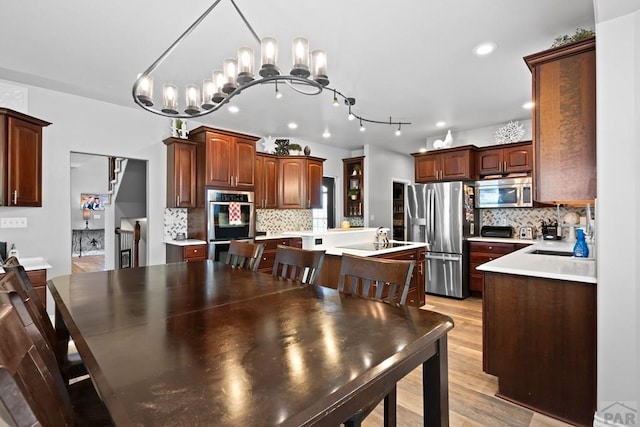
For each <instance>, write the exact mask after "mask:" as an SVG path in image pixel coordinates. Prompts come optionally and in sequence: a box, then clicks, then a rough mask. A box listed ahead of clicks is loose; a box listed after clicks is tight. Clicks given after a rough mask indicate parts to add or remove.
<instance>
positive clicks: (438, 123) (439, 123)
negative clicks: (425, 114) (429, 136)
mask: <svg viewBox="0 0 640 427" xmlns="http://www.w3.org/2000/svg"><path fill="white" fill-rule="evenodd" d="M446 124H447V123H446V122H443V121H439V122H437V123H436V126H438V127H439V128H441V127H444V125H446Z"/></svg>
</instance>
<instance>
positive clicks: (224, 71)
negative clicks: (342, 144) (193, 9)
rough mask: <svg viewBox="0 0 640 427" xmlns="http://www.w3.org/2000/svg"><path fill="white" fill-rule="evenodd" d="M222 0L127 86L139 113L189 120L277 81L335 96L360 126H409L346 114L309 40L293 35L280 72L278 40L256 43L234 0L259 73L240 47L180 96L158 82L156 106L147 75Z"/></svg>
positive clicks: (174, 88)
mask: <svg viewBox="0 0 640 427" xmlns="http://www.w3.org/2000/svg"><path fill="white" fill-rule="evenodd" d="M221 1H222V0H216V1H215V2H214V3H213V4H212V5H211V6H210V7H209V8H208V9H207V10H206V11H205V12H204V13H203V14H202V15H201V16H200V17H199V18H198V19H197V20H196V21H195V22H194V23H193V24H191V26H190V27H189V28H187V30H185V32H184V33H182V35H181V36H180V37H178V39H176V40H175V41H174V42H173V43H172V44H171V46H169V47H168V48H167V49H166V50H165V51H164V53H162V55H160V57H159V58H158V59H156V61H155V62H153V64H151V65H150V66H149V67H148V68H147V69H146V70H145V71H144V72H143V73H141V74H139V75H138V78H137V79H136V80H135V82H134V84H133V88H132V94H133V99H134V101H135V102H136V104H138V105H139V106H140V107H142V108H143V109H145V110H147V111H149V112H152V113H154V114H158V115H161V116H165V117H171V118H185V119H186V118H194V117H200V116H204V115H206V114H210V113H212V112H214V111H217V110H219V109H220V108H222V107H223V106H224V105H225V104H227V103H228V102H229V101H230V100H231V99H232V98H233V97H234V96H236V95H239V94H240V93H241V92H242V91H244V90H246V89H248V88H250V87H253V86H256V85H263V84H275V89H276V96H278V97H279V96H281V93H280V92H279V91H278V82H280V83H284V84H286V85H287V86H288V87H290V88H291V89H293V90H295V91H296V92H298V93H301V94H304V95H317V94H319V93H321V92H322V91H323V89H324V88H327V89H329V90H331V91H332V92H333V104H334V105H337V104H338V102H337V96H338V95H339V96H340V97H342V99H343V100H344V104H345V105H348V106H349V116H350V119H352V118H354V117H355V118H358V119H360V123H362V122H363V121H365V122H369V123H381V124H389V125H398V126H399V125H401V124H405V125H408V124H411V123H409V122H392V121H391V119H390V120H389V122H387V121H377V120H370V119H367V118H364V117H362V116H359V115H356V114H354V113H353V112H352V111H351V106H352V105H354V104H355V98H351V97H347V96H345V95H343V94H342V93H341V92H340V91H338V90H337V89H334V88H329V87H328V85H329V77H328V71H327V54H326V52H325V51H324V50H320V49H316V50H313V51H309V41H308V40H307V39H305V38H303V37H296V38H294V39H293V41H292V43H291V69H290V71H289V74H283V73H282V72H281V69H280V68H279V67H278V60H279V58H278V54H279V50H280V49H279V47H278V41H277V40H276V39H275V38H273V37H264V38H262V39H260V38H259V37H258V35H257V34H256V33H255V31H254V30H253V28H252V27H251V25H250V24H249V22H248V21H247V19H246V18H245V17H244V15H243V14H242V12H241V11H240V9H239V8H238V6H237V5H236V3H235V0H230V2H231V3H232V4H233V6H234V8H235V10H236V11H237V13H238V14H239V15H240V17H241V18H242V20H243V22H244V24H245V26H246V27H247V28H248V30H249V31H250V32H251V34H252V35H253V37H254V39H255V40H256V41H257V42H258V43H259V44H260V54H259V59H260V69H259V70H258V72H257V74H256V63H255V53H254V50H253V49H252V48H251V47H248V46H241V47H240V48H238V51H237V54H236V56H235V57H229V58H225V59H224V60H223V61H222V64H221V68H217V69H214V70H212V71H211V74H210V75H209V76H203V80H202V86H198V85H196V84H187V85H185V86H184V89H183V90H184V92H181V90H182V89H180V88H178V86H176V85H175V84H173V83H163V84H162V97H161V100H160V101H161V105H157V101H156V99H155V98H154V81H153V75H152V73H153V72H154V71H155V70H156V69H157V68H158V66H160V64H162V62H163V61H164V60H165V59H166V58H167V57H168V56H169V55H170V54H171V52H173V51H174V50H175V49H176V48H177V47H178V45H180V43H181V42H182V41H183V40H184V39H185V38H186V37H187V36H188V35H189V34H190V33H191V32H192V31H193V30H194V29H195V28H196V27H197V26H198V25H200V23H201V22H202V21H203V20H204V19H205V18H206V17H207V16H208V15H209V14H210V13H211V11H212V10H213V9H214V8H215V7H216V6H217V5H218V4H219V3H220V2H221Z"/></svg>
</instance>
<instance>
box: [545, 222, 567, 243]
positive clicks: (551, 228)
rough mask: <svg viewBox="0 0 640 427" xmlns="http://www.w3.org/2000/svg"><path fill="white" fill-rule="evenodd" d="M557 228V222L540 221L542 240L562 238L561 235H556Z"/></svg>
mask: <svg viewBox="0 0 640 427" xmlns="http://www.w3.org/2000/svg"><path fill="white" fill-rule="evenodd" d="M558 230H559V228H558V223H557V222H555V223H554V222H551V221H548V222H544V221H542V238H543V239H544V240H562V236H558Z"/></svg>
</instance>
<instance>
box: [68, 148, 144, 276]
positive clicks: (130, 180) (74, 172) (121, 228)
mask: <svg viewBox="0 0 640 427" xmlns="http://www.w3.org/2000/svg"><path fill="white" fill-rule="evenodd" d="M70 165H71V173H70V177H71V182H70V191H71V198H70V200H71V215H70V218H71V230H72V239H71V242H72V244H71V272H72V273H79V272H91V271H102V270H109V269H114V268H126V267H133V266H135V265H146V258H147V255H146V244H145V242H146V228H147V227H146V222H147V221H146V219H147V218H146V217H147V195H146V189H147V162H146V161H143V160H136V159H126V158H117V157H109V156H103V155H97V154H86V153H76V152H72V153H71V162H70ZM136 227H137V228H136ZM121 232H123V233H125V234H127V235H129V233H136V237H138V239H139V240H140V244H136V245H135V247H134V246H131V247H127V248H124V249H125V250H124V252H123V248H122V247H121V245H122V241H121V240H122V239H121V238H120V237H121V236H120V233H121ZM135 260H139V261H136V262H134V261H135ZM123 261H124V263H123Z"/></svg>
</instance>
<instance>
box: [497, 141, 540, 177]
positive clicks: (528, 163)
mask: <svg viewBox="0 0 640 427" xmlns="http://www.w3.org/2000/svg"><path fill="white" fill-rule="evenodd" d="M503 153H504V154H503V158H504V171H505V172H507V173H511V172H530V171H531V170H532V169H533V148H532V146H531V144H529V145H524V146H519V147H505V148H504V149H503Z"/></svg>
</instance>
